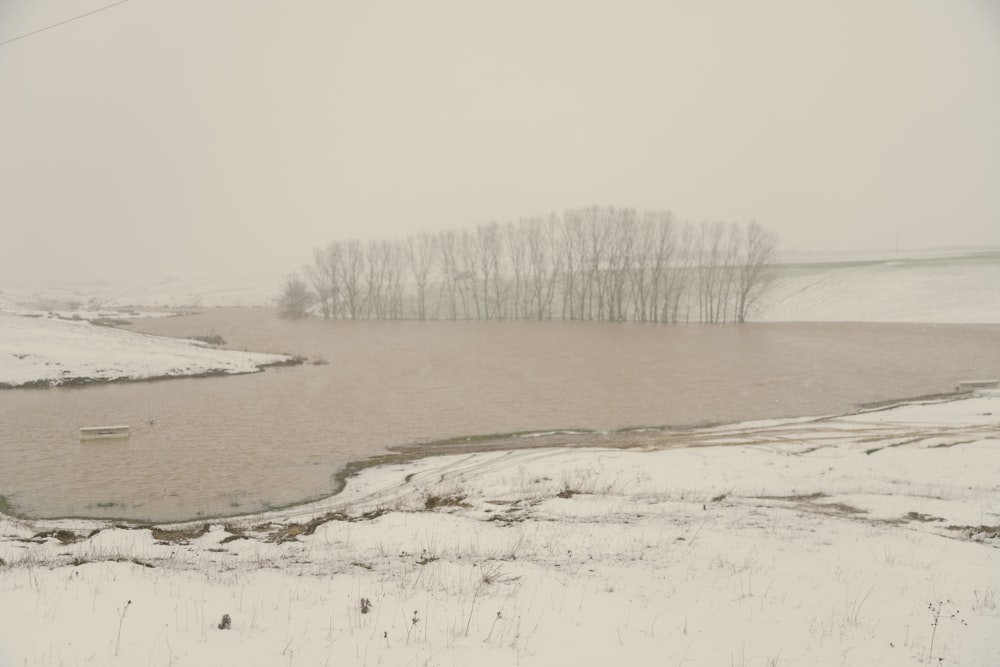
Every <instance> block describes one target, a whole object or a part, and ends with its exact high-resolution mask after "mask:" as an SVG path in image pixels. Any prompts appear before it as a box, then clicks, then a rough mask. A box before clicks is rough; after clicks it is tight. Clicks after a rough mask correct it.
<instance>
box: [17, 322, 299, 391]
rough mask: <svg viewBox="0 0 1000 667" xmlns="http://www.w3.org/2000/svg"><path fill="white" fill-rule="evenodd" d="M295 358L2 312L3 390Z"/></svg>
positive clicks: (223, 369) (241, 368)
mask: <svg viewBox="0 0 1000 667" xmlns="http://www.w3.org/2000/svg"><path fill="white" fill-rule="evenodd" d="M289 359H290V358H289V357H286V356H282V355H276V354H259V353H254V352H237V351H230V350H220V349H216V348H212V347H209V346H207V345H205V344H204V343H201V342H198V341H193V340H183V339H178V338H165V337H162V336H150V335H146V334H139V333H134V332H131V331H127V330H123V329H117V328H114V327H108V326H98V325H95V324H91V323H90V322H89V321H87V320H84V319H80V320H67V319H63V318H60V317H57V316H54V315H42V314H36V315H35V316H25V315H18V314H14V313H9V312H4V311H0V387H2V386H8V387H9V386H15V387H16V386H20V385H25V384H35V385H38V384H44V385H59V384H66V383H74V382H77V383H78V382H86V381H91V380H97V381H116V380H123V379H130V380H134V379H146V378H155V377H162V376H178V375H210V374H217V373H252V372H255V371H257V370H260V368H261V367H263V366H267V365H273V364H279V363H285V362H287V361H289Z"/></svg>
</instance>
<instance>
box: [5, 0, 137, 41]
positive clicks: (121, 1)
mask: <svg viewBox="0 0 1000 667" xmlns="http://www.w3.org/2000/svg"><path fill="white" fill-rule="evenodd" d="M128 1H129V0H119V2H115V3H113V4H110V5H106V6H104V7H99V8H98V9H93V10H91V11H89V12H86V13H85V14H79V15H77V16H74V17H73V18H69V19H66V20H65V21H59V23H53V24H52V25H47V26H45V27H44V28H39V29H38V30H34V31H32V32H28V33H25V34H23V35H18V36H17V37H12V38H11V39H8V40H7V41H5V42H0V46H5V45H7V44H10V43H11V42H16V41H17V40H19V39H24V38H25V37H31V36H32V35H37V34H38V33H40V32H45V31H46V30H52V28H58V27H59V26H61V25H66V24H67V23H72V22H73V21H77V20H79V19H82V18H86V17H87V16H92V15H93V14H96V13H98V12H103V11H104V10H105V9H111V8H112V7H117V6H118V5H124V4H125V3H126V2H128Z"/></svg>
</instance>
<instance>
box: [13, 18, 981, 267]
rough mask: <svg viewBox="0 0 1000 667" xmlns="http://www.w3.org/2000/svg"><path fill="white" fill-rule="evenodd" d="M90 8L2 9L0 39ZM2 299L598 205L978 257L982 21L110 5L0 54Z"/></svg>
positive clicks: (792, 237)
mask: <svg viewBox="0 0 1000 667" xmlns="http://www.w3.org/2000/svg"><path fill="white" fill-rule="evenodd" d="M108 4H110V1H109V0H0V42H4V41H7V40H10V39H13V38H16V37H18V36H20V35H23V34H26V33H30V32H32V31H35V30H39V29H41V28H44V27H46V26H48V25H51V24H54V23H58V22H60V21H64V20H66V19H70V18H72V17H74V16H77V15H79V14H83V13H85V12H89V11H92V10H95V9H98V8H101V7H103V6H106V5H108ZM0 96H2V97H0V230H2V237H0V280H5V281H24V280H37V279H41V278H46V277H50V278H54V279H59V280H81V281H87V280H96V279H100V280H118V279H121V280H125V279H129V280H135V279H141V280H160V279H163V278H165V277H167V276H177V277H209V276H213V275H233V274H254V273H266V272H272V273H278V274H281V273H284V272H288V271H292V270H294V269H296V268H298V267H299V266H301V265H302V264H303V263H304V262H306V261H308V259H309V257H310V255H311V251H312V249H313V248H314V247H317V246H320V245H325V244H326V243H328V242H329V241H332V240H337V239H346V238H362V239H368V238H394V237H403V236H406V235H407V234H409V233H411V232H415V231H438V230H443V229H449V228H460V227H471V226H474V225H477V224H481V223H484V222H489V221H491V220H497V221H501V222H505V221H509V220H516V219H518V218H520V217H525V216H533V215H547V214H548V213H550V212H552V211H561V210H564V209H567V208H573V207H579V206H585V205H591V204H600V205H608V204H613V205H617V206H630V207H636V208H639V209H661V210H670V211H673V213H674V214H675V215H676V216H677V217H678V218H679V219H681V220H690V221H692V222H698V221H702V220H725V221H737V222H744V221H748V220H751V219H756V220H758V221H759V222H761V223H762V224H763V225H765V226H766V227H768V228H769V229H771V230H773V231H775V232H777V233H778V234H779V235H780V237H781V247H782V248H783V249H786V250H793V249H798V250H844V249H885V248H890V249H891V248H893V247H894V246H895V244H896V239H897V234H898V235H899V245H900V246H901V247H903V248H921V247H930V246H956V245H963V246H989V245H1000V2H996V1H994V0H948V1H943V0H884V1H872V0H846V1H845V0H837V1H830V2H805V1H803V0H774V1H769V2H748V1H747V0H707V1H706V0H697V1H695V0H689V1H680V0H674V1H668V0H650V1H648V2H639V1H633V0H616V1H614V2H611V1H606V2H585V1H582V0H565V1H544V2H543V1H540V0H523V1H522V0H503V1H502V2H485V1H483V2H471V1H468V0H455V1H454V2H437V1H423V2H411V1H403V0H400V1H398V2H367V1H357V2H350V3H348V2H337V1H333V0H312V1H308V0H298V1H296V2H278V1H277V0H271V1H268V2H264V1H263V0H129V1H128V2H125V3H124V4H120V5H118V6H116V7H112V8H110V9H107V10H105V11H100V12H97V13H95V14H92V15H90V16H87V17H85V18H81V19H79V20H76V21H72V22H69V23H65V24H63V25H59V26H57V27H54V28H52V29H49V30H45V31H43V32H39V33H38V34H35V35H31V36H28V37H24V38H23V39H16V40H15V41H11V42H8V43H6V44H3V45H2V46H0Z"/></svg>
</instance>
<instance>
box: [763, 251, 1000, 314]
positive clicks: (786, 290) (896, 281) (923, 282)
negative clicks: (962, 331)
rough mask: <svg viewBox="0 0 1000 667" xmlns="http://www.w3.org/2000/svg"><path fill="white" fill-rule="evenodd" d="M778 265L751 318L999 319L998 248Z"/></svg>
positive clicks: (818, 258) (816, 259) (820, 258)
mask: <svg viewBox="0 0 1000 667" xmlns="http://www.w3.org/2000/svg"><path fill="white" fill-rule="evenodd" d="M809 259H811V261H805V262H802V263H798V264H795V263H783V264H778V265H776V266H775V275H776V276H777V280H776V281H775V283H774V285H773V287H772V289H771V290H770V291H769V292H767V294H766V295H765V298H764V299H763V302H762V303H761V309H760V312H759V313H757V314H755V316H754V318H753V319H754V320H759V321H765V322H926V323H979V324H997V323H1000V253H998V252H996V251H994V252H980V253H971V252H970V253H965V254H959V255H955V256H951V255H947V254H941V255H933V254H931V255H918V256H902V257H890V258H880V259H879V258H875V259H872V258H854V259H843V258H836V257H835V258H833V261H823V256H822V255H819V256H816V255H814V256H811V257H810V258H809Z"/></svg>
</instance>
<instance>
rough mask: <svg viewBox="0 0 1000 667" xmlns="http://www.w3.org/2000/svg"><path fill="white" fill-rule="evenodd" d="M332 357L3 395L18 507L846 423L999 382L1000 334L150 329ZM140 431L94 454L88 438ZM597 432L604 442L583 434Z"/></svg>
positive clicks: (192, 495)
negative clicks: (806, 421)
mask: <svg viewBox="0 0 1000 667" xmlns="http://www.w3.org/2000/svg"><path fill="white" fill-rule="evenodd" d="M135 328H136V329H142V330H145V331H150V332H156V333H164V334H170V335H184V336H188V335H200V334H206V333H209V332H212V331H214V332H216V333H219V334H221V335H222V336H223V337H224V338H226V339H227V341H228V343H229V346H230V347H234V348H240V349H244V348H245V349H252V350H257V351H266V352H290V353H294V354H301V355H304V356H306V357H309V358H316V357H320V356H321V357H323V358H325V359H326V360H327V361H328V362H329V363H328V364H326V365H312V364H307V365H304V366H299V367H289V368H275V369H269V370H267V371H266V372H264V373H257V374H252V375H243V376H230V377H216V378H203V379H191V380H184V379H178V380H167V381H159V382H144V383H130V384H115V385H105V386H93V387H81V388H65V389H48V390H37V389H36V390H9V391H2V392H0V495H3V496H5V497H6V498H7V500H8V502H10V503H11V504H13V505H14V506H15V508H16V509H17V510H18V511H20V512H21V513H24V514H26V515H29V516H35V517H54V516H103V517H119V518H129V519H145V520H158V521H165V520H178V519H186V518H193V517H196V516H217V515H222V514H240V513H246V512H252V511H257V510H260V509H262V508H266V507H271V506H281V505H286V504H291V503H295V502H299V501H302V500H306V499H311V498H316V497H321V496H323V495H326V494H329V493H330V492H331V491H332V490H333V489H334V488H335V479H334V476H335V474H336V472H337V471H338V470H340V469H341V468H342V467H343V466H344V465H345V464H346V463H347V462H349V461H352V460H358V459H363V458H365V457H369V456H372V455H376V454H380V453H384V452H385V451H386V448H387V447H390V446H394V445H402V444H409V443H414V442H419V441H430V440H435V439H441V438H447V437H452V436H456V435H468V434H483V433H504V432H512V431H525V430H534V429H537V430H547V429H566V428H587V429H605V430H611V429H617V428H621V427H627V426H640V425H641V426H653V425H692V424H698V423H704V422H719V421H736V420H744V419H755V418H766V417H781V416H800V415H815V414H829V413H834V412H841V411H845V410H850V409H851V408H852V407H853V406H855V405H857V404H859V403H865V402H871V401H878V400H884V399H888V398H898V397H906V396H915V395H922V394H927V393H936V392H942V391H950V390H951V389H952V388H953V386H954V385H955V384H956V383H957V382H958V381H960V380H965V379H970V378H977V377H994V376H1000V326H986V325H906V324H843V323H837V324H749V325H744V326H709V325H687V326H667V325H627V324H626V325H620V324H606V323H577V322H323V321H299V322H292V321H285V320H280V319H278V318H277V317H275V314H274V312H273V311H271V310H266V309H252V310H239V309H226V310H215V311H206V312H204V313H202V314H199V315H193V316H187V317H178V318H171V319H167V320H155V321H154V320H147V321H144V322H141V323H137V324H136V326H135ZM119 423H120V424H129V425H131V426H132V435H131V438H129V439H127V440H119V441H115V440H101V441H96V442H81V441H80V440H79V437H78V434H79V428H80V427H81V426H84V425H102V424H119ZM581 437H583V438H585V437H586V436H581Z"/></svg>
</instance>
